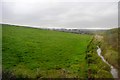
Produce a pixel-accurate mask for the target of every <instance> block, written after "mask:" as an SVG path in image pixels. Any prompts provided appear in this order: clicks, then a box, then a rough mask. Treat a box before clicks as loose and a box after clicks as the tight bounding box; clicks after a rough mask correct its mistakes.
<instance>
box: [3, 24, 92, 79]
mask: <svg viewBox="0 0 120 80" xmlns="http://www.w3.org/2000/svg"><path fill="white" fill-rule="evenodd" d="M2 26H3V27H2V31H3V33H2V34H3V37H2V61H3V65H2V67H3V74H5V77H6V76H7V77H9V76H8V75H7V74H9V75H12V76H14V77H16V78H26V77H27V78H63V77H64V78H76V77H77V78H87V76H88V75H87V62H86V59H85V57H86V49H87V45H88V44H89V42H90V40H91V39H92V36H90V35H85V34H73V33H67V32H58V31H51V30H43V29H35V28H27V27H22V26H13V25H2Z"/></svg>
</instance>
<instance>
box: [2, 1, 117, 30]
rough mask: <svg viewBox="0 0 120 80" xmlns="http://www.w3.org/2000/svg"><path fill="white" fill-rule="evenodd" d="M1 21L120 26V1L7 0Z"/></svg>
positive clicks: (91, 26) (34, 23) (52, 24)
mask: <svg viewBox="0 0 120 80" xmlns="http://www.w3.org/2000/svg"><path fill="white" fill-rule="evenodd" d="M0 19H1V18H0ZM0 21H2V23H10V24H19V25H29V26H38V27H65V28H114V27H118V3H117V2H95V1H92V2H88V1H86V2H80V1H66V2H65V1H60V0H57V1H52V2H50V1H48V0H46V1H43V0H39V1H36V0H26V1H23V0H22V1H21V0H13V1H10V0H4V1H2V20H0Z"/></svg>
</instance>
